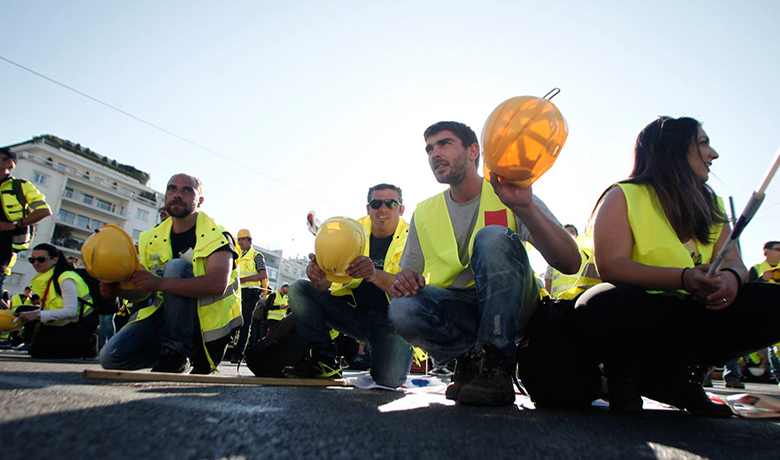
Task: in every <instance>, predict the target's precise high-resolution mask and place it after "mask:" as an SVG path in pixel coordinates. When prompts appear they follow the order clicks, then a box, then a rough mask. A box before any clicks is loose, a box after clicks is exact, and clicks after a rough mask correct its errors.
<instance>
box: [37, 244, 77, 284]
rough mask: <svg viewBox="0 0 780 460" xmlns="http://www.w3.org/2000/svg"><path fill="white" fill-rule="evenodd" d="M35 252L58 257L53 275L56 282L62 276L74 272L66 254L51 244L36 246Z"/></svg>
mask: <svg viewBox="0 0 780 460" xmlns="http://www.w3.org/2000/svg"><path fill="white" fill-rule="evenodd" d="M33 251H46V253H48V254H49V257H57V263H56V264H55V265H54V275H52V277H53V278H54V280H55V281H56V280H58V279H59V278H60V275H62V274H63V273H64V272H66V271H69V270H73V267H72V266H71V265H70V264H69V263H68V259H67V258H66V257H65V254H63V253H62V251H60V250H59V249H57V248H56V247H55V246H53V245H51V244H49V243H41V244H39V245H38V246H35V247H34V248H33Z"/></svg>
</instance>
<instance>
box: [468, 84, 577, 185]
mask: <svg viewBox="0 0 780 460" xmlns="http://www.w3.org/2000/svg"><path fill="white" fill-rule="evenodd" d="M556 89H557V88H556ZM554 91H555V90H553V91H551V92H550V94H551V93H553V92H554ZM555 94H557V93H555ZM555 94H553V96H554V95H555ZM548 95H549V94H548ZM546 97H547V96H545V97H544V98H541V97H534V96H518V97H513V98H511V99H508V100H506V101H504V102H502V103H501V104H500V105H499V106H498V107H496V108H495V110H493V113H491V114H490V116H489V117H488V119H487V121H486V122H485V126H484V127H483V128H482V151H483V155H484V158H485V166H484V173H485V178H486V179H489V177H490V176H489V174H490V171H493V172H494V173H496V174H497V175H499V176H501V178H503V179H504V180H506V181H508V182H510V183H513V184H515V185H517V186H520V187H524V188H525V187H528V186H530V185H531V184H533V183H534V182H535V181H536V179H538V178H539V177H541V176H542V174H544V173H545V172H546V171H547V170H548V169H550V167H552V165H553V163H555V160H556V159H557V158H558V154H559V153H560V151H561V148H562V147H563V144H564V143H565V142H566V137H567V136H568V135H569V126H568V125H567V124H566V120H564V118H563V116H562V115H561V112H560V111H559V110H558V108H557V107H555V104H553V103H552V102H550V100H549V99H547V98H546ZM551 97H552V96H551Z"/></svg>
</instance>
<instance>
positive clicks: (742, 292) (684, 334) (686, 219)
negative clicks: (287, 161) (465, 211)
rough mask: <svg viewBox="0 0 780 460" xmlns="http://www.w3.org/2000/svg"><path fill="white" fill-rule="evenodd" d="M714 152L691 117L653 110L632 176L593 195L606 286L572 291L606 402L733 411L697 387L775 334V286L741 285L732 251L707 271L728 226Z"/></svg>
mask: <svg viewBox="0 0 780 460" xmlns="http://www.w3.org/2000/svg"><path fill="white" fill-rule="evenodd" d="M718 156H719V155H718V153H717V152H716V151H715V150H714V149H713V148H712V147H711V146H710V140H709V137H708V136H707V134H706V133H705V132H704V130H703V129H702V127H701V125H700V123H699V122H698V121H696V120H694V119H692V118H677V119H675V118H671V117H660V118H658V119H656V120H654V121H653V122H652V123H650V124H649V125H647V126H646V127H645V128H644V129H643V130H642V132H641V133H639V136H638V137H637V141H636V146H635V149H634V168H633V171H632V172H631V175H630V176H629V178H628V179H627V180H624V181H622V182H619V183H617V184H615V185H614V186H612V187H610V188H609V189H608V190H607V191H606V192H605V193H604V194H603V195H602V197H601V199H600V202H599V205H598V207H597V210H596V213H595V222H594V228H593V235H594V260H595V264H596V268H597V269H598V273H599V275H600V277H601V279H602V281H603V284H599V285H596V286H595V287H592V288H591V289H589V290H587V291H586V292H585V293H584V294H582V295H581V296H580V297H579V298H578V300H577V310H576V313H575V314H576V315H577V316H578V318H579V320H580V321H581V323H580V324H582V325H583V327H584V330H585V334H586V336H587V343H588V345H589V346H590V348H591V350H592V351H593V353H594V354H595V356H596V357H597V358H598V359H599V360H600V361H601V362H602V363H603V364H604V370H605V372H606V374H607V382H608V387H609V402H610V410H613V411H639V410H641V409H642V399H641V396H647V397H648V398H651V399H655V400H657V401H661V402H665V403H668V404H671V405H674V406H677V407H679V408H681V409H686V410H688V411H689V412H691V413H693V414H695V415H702V416H711V417H728V416H731V415H732V413H731V410H730V409H729V408H728V407H727V406H724V405H720V404H714V403H712V402H711V401H710V400H709V398H708V397H707V395H706V393H705V392H704V390H703V389H702V385H701V383H702V379H703V378H704V376H705V375H706V373H707V372H708V371H709V368H710V366H712V365H722V364H723V363H725V362H727V361H729V360H731V359H734V358H735V357H738V356H741V355H743V354H744V353H746V352H750V351H754V350H757V349H759V348H762V347H765V346H767V345H769V344H772V343H775V342H777V341H778V340H780V328H778V327H777V325H778V324H780V308H779V307H778V306H777V305H775V304H774V302H775V300H774V299H777V298H778V296H779V295H780V286H775V285H769V284H766V283H750V284H745V281H747V278H748V272H747V270H746V268H745V266H744V264H743V263H742V259H741V256H740V253H739V250H737V249H735V250H734V251H732V252H731V254H730V255H729V257H728V258H727V259H726V261H725V262H724V263H723V265H722V267H721V268H720V270H719V272H718V273H717V274H716V275H715V276H713V277H708V276H707V270H708V268H709V266H710V263H711V262H712V261H713V260H714V259H715V257H716V256H717V254H718V252H719V251H720V249H721V248H722V247H723V245H724V244H725V242H726V241H727V239H728V237H729V235H730V233H731V229H730V227H729V224H728V220H727V218H726V214H725V212H724V210H723V204H722V201H721V200H720V198H718V197H717V195H716V194H715V192H714V191H713V190H712V188H710V187H709V186H708V185H707V183H706V182H707V179H708V178H709V170H710V166H711V165H712V162H713V161H714V160H715V159H717V158H718ZM743 326H747V327H743Z"/></svg>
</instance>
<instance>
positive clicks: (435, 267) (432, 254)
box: [414, 180, 517, 288]
mask: <svg viewBox="0 0 780 460" xmlns="http://www.w3.org/2000/svg"><path fill="white" fill-rule="evenodd" d="M445 193H447V191H444V192H443V193H440V194H438V195H436V196H434V197H431V198H428V199H427V200H425V201H423V202H421V203H420V204H418V205H417V208H416V209H415V211H414V224H415V228H417V229H418V231H417V235H418V238H419V240H420V248H421V249H422V253H423V257H424V258H425V268H424V269H423V273H422V276H423V277H424V278H425V282H426V284H430V285H433V286H439V287H443V288H447V287H449V286H450V285H452V283H453V281H455V279H456V278H458V275H460V274H461V272H463V271H464V270H467V269H468V267H469V264H468V263H467V264H466V265H463V264H461V263H460V256H459V255H458V242H457V241H456V239H455V231H454V230H453V229H452V221H451V220H450V213H449V211H448V210H447V201H446V199H445V197H444V194H445ZM478 212H479V214H478V217H477V223H476V225H475V226H474V232H473V233H472V234H471V239H470V240H469V261H470V260H471V252H472V249H473V247H474V237H475V236H476V234H477V232H479V231H480V230H481V229H482V228H483V227H485V226H487V225H502V226H505V227H509V228H510V229H512V230H515V229H516V228H517V226H516V224H515V216H514V214H513V213H512V211H511V210H510V209H509V208H507V207H506V206H505V205H504V204H503V203H502V202H501V200H499V198H498V196H497V195H496V194H495V192H494V191H493V186H491V185H490V183H489V182H488V181H486V180H483V181H482V193H481V195H480V199H479V211H478ZM421 230H422V231H421ZM470 278H471V279H470V280H469V281H468V283H467V284H466V285H465V286H458V287H459V288H466V287H469V286H473V285H474V277H473V276H471V277H470Z"/></svg>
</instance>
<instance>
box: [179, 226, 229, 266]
mask: <svg viewBox="0 0 780 460" xmlns="http://www.w3.org/2000/svg"><path fill="white" fill-rule="evenodd" d="M224 235H225V239H226V240H227V244H226V245H224V246H222V247H220V248H218V249H217V250H216V251H214V252H219V251H229V252H232V253H233V259H236V258H238V252H237V251H236V248H235V246H234V245H233V239H232V238H230V237H229V236H228V234H227V232H225V233H224ZM197 240H198V236H197V234H196V233H195V225H193V226H192V227H191V228H190V229H189V230H186V231H184V232H182V233H174V232H171V251H172V253H173V258H174V259H186V260H192V251H194V250H195V244H196V243H197ZM188 252H189V253H190V255H189V257H187V256H185V254H187V253H188ZM182 256H184V257H182Z"/></svg>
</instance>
